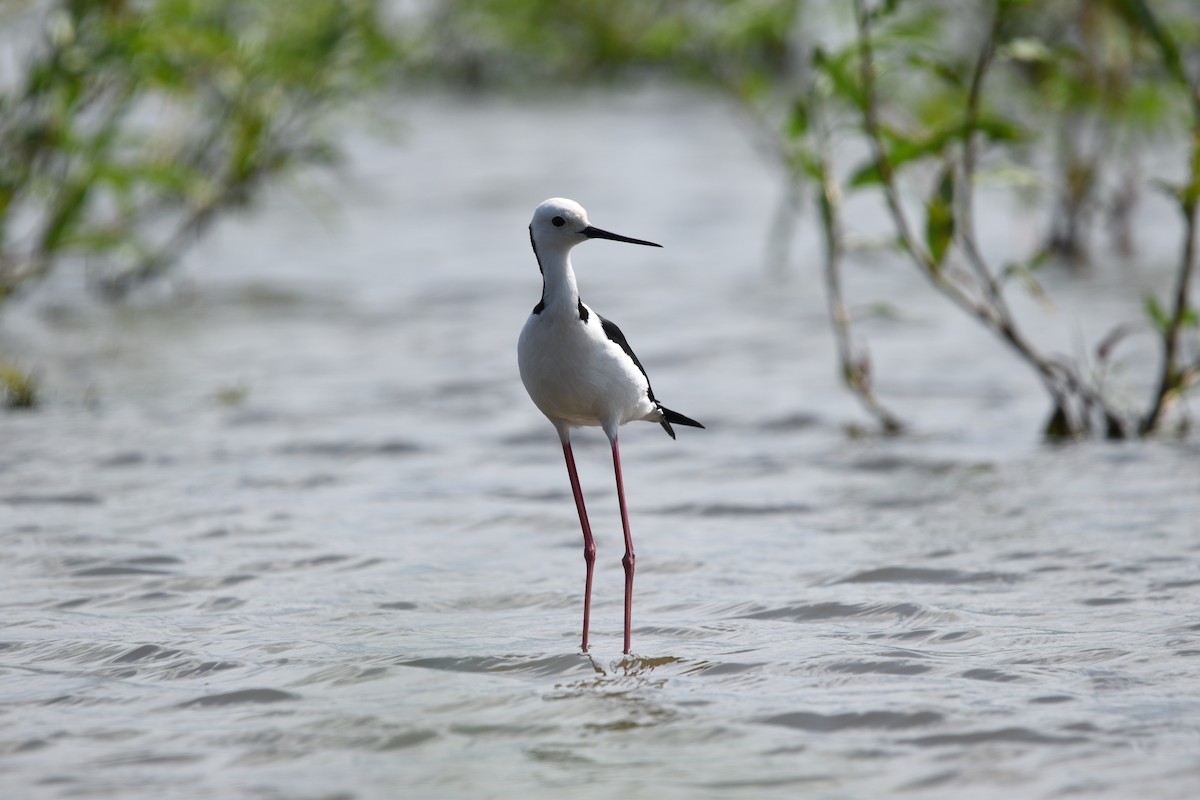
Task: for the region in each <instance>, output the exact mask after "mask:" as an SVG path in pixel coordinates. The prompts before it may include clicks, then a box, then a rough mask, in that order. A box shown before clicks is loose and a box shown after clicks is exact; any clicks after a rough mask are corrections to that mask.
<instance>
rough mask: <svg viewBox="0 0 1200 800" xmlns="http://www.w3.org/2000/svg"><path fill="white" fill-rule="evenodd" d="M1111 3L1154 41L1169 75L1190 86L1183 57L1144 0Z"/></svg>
mask: <svg viewBox="0 0 1200 800" xmlns="http://www.w3.org/2000/svg"><path fill="white" fill-rule="evenodd" d="M1113 5H1114V7H1115V8H1116V9H1117V10H1118V11H1119V12H1121V14H1122V16H1124V17H1125V18H1126V20H1128V21H1129V23H1130V24H1131V25H1132V26H1133V27H1134V28H1137V29H1138V30H1140V31H1141V32H1142V33H1144V34H1146V36H1148V37H1149V38H1150V39H1151V40H1152V41H1153V42H1154V44H1155V45H1156V46H1157V47H1158V52H1159V55H1160V56H1162V60H1163V64H1164V65H1165V66H1166V68H1167V71H1168V72H1170V73H1171V77H1172V78H1174V79H1175V80H1177V81H1179V82H1180V83H1181V84H1182V85H1184V86H1188V87H1190V85H1191V82H1190V81H1189V80H1188V75H1187V70H1186V69H1185V68H1184V65H1183V58H1182V57H1181V56H1180V54H1179V46H1178V45H1177V44H1176V43H1175V39H1174V38H1173V37H1172V36H1171V33H1170V31H1168V30H1167V29H1166V28H1164V27H1163V26H1162V25H1160V24H1159V23H1158V18H1157V17H1155V16H1154V12H1153V11H1151V10H1150V6H1149V5H1148V4H1147V3H1146V0H1113Z"/></svg>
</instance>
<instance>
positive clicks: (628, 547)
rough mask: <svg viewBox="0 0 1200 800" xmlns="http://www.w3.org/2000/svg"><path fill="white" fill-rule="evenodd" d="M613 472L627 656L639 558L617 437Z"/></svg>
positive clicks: (613, 438) (614, 446)
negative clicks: (621, 548) (621, 550)
mask: <svg viewBox="0 0 1200 800" xmlns="http://www.w3.org/2000/svg"><path fill="white" fill-rule="evenodd" d="M612 454H613V471H614V472H615V473H616V475H617V502H618V503H619V504H620V505H621V529H622V530H623V531H624V532H625V557H624V558H622V559H621V566H623V567H625V654H626V655H628V654H629V638H630V635H629V634H630V628H631V627H632V625H633V565H634V561H635V560H636V558H637V556H635V555H634V552H633V537H631V536H630V535H629V512H627V511H626V510H625V481H623V480H622V479H621V452H620V450H618V449H617V437H616V436H613V437H612Z"/></svg>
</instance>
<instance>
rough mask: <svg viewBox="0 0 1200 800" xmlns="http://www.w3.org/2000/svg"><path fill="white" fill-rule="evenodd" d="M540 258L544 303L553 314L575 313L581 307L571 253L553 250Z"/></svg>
mask: <svg viewBox="0 0 1200 800" xmlns="http://www.w3.org/2000/svg"><path fill="white" fill-rule="evenodd" d="M538 256H539V263H540V264H541V266H542V303H543V304H544V306H545V307H546V308H547V309H548V310H550V311H551V312H556V311H563V312H569V313H575V310H576V308H577V307H578V306H579V287H578V286H577V285H576V284H575V270H573V269H572V268H571V255H570V251H568V250H561V251H558V250H552V251H550V252H548V253H539V254H538Z"/></svg>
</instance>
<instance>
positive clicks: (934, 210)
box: [925, 164, 954, 271]
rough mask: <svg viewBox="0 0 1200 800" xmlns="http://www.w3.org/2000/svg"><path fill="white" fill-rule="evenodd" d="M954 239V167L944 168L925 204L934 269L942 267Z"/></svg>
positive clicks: (928, 243)
mask: <svg viewBox="0 0 1200 800" xmlns="http://www.w3.org/2000/svg"><path fill="white" fill-rule="evenodd" d="M953 239H954V168H953V167H952V166H950V165H949V164H947V165H946V166H945V167H943V168H942V174H941V177H940V178H939V179H938V183H937V188H936V189H935V190H934V192H933V195H932V196H931V197H930V198H929V201H928V202H927V203H926V204H925V244H926V246H927V247H928V248H929V257H930V258H931V259H932V261H933V268H934V270H935V271H936V270H938V269H941V266H942V262H943V261H944V260H945V258H946V251H947V250H948V249H949V248H950V242H951V241H952V240H953Z"/></svg>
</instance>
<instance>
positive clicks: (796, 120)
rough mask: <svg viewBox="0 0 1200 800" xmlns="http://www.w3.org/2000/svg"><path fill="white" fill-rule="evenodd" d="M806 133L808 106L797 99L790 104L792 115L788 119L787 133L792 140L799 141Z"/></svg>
mask: <svg viewBox="0 0 1200 800" xmlns="http://www.w3.org/2000/svg"><path fill="white" fill-rule="evenodd" d="M807 132H808V104H807V103H806V102H805V101H804V100H802V99H797V100H795V101H794V102H793V103H792V114H791V117H790V118H789V119H788V126H787V133H788V136H789V137H791V138H792V139H799V138H800V137H801V136H803V135H804V134H805V133H807Z"/></svg>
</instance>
